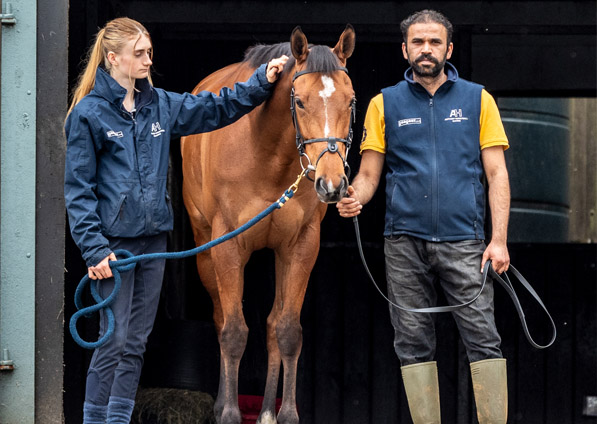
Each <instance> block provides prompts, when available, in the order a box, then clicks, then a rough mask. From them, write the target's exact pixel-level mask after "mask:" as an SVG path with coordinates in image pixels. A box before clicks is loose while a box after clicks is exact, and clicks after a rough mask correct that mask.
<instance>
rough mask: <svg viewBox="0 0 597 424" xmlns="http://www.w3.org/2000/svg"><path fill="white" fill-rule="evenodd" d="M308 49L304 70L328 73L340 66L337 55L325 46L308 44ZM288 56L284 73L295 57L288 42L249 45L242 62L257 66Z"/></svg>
mask: <svg viewBox="0 0 597 424" xmlns="http://www.w3.org/2000/svg"><path fill="white" fill-rule="evenodd" d="M309 48H310V51H309V56H307V64H306V68H305V70H306V71H313V72H322V73H330V72H333V71H337V70H338V69H341V68H342V64H341V63H340V61H339V60H338V57H337V56H336V55H335V54H334V53H333V52H332V50H331V49H330V48H329V47H327V46H312V45H309ZM284 54H285V55H286V56H288V57H289V59H288V62H287V63H286V66H284V73H286V72H288V71H289V70H290V69H293V68H294V62H295V59H294V57H293V56H292V51H291V50H290V43H288V42H287V43H278V44H257V45H255V46H252V47H249V48H248V49H247V51H246V52H245V58H244V59H243V62H245V63H248V64H249V66H251V67H252V68H257V67H259V66H260V65H261V64H262V63H267V62H269V61H270V60H271V59H274V58H276V57H280V56H282V55H284Z"/></svg>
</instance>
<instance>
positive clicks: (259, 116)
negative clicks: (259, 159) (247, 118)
mask: <svg viewBox="0 0 597 424" xmlns="http://www.w3.org/2000/svg"><path fill="white" fill-rule="evenodd" d="M291 87H292V84H291V77H290V76H288V75H284V76H283V77H282V78H281V79H280V81H278V82H277V83H276V87H275V89H274V92H273V94H272V96H271V97H270V98H269V99H268V100H267V102H265V103H264V104H263V105H262V107H260V108H258V109H257V111H256V112H257V113H255V115H254V120H255V122H254V124H255V128H257V133H256V135H257V140H256V142H257V143H258V145H259V149H260V150H261V151H262V152H270V154H272V155H276V156H277V157H279V158H280V159H281V160H283V159H285V158H288V159H289V160H296V161H298V153H297V151H296V144H295V136H296V132H295V130H294V125H293V123H292V115H291V113H290V90H291Z"/></svg>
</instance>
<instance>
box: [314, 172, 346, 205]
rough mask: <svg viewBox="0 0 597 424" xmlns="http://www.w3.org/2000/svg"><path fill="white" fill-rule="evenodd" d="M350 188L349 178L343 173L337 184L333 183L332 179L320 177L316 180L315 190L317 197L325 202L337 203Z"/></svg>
mask: <svg viewBox="0 0 597 424" xmlns="http://www.w3.org/2000/svg"><path fill="white" fill-rule="evenodd" d="M347 190H348V178H346V175H342V177H341V178H340V182H339V183H338V184H337V185H334V184H333V183H332V180H331V179H329V178H325V177H319V178H317V180H315V191H316V192H317V197H318V198H319V200H321V201H322V202H324V203H336V202H338V201H340V199H342V198H343V197H344V196H345V195H346V191H347Z"/></svg>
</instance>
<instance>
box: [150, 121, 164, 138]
mask: <svg viewBox="0 0 597 424" xmlns="http://www.w3.org/2000/svg"><path fill="white" fill-rule="evenodd" d="M164 131H165V130H163V129H162V127H161V126H160V123H159V122H156V123H155V124H151V135H153V136H154V137H157V136H159V135H160V134H162V133H163V132H164Z"/></svg>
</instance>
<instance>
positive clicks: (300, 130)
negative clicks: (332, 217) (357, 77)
mask: <svg viewBox="0 0 597 424" xmlns="http://www.w3.org/2000/svg"><path fill="white" fill-rule="evenodd" d="M354 43H355V33H354V29H353V27H352V26H351V25H347V27H346V29H345V30H344V32H343V33H342V35H341V36H340V40H339V41H338V44H336V46H335V47H334V48H333V49H331V48H329V47H327V46H312V47H309V44H308V42H307V37H306V36H305V34H304V33H303V31H301V29H300V27H296V28H295V29H294V31H293V32H292V35H291V37H290V47H291V50H292V55H293V56H294V57H295V59H296V64H295V70H294V71H295V74H294V78H293V88H292V96H291V97H292V98H291V109H292V113H293V119H294V125H295V128H296V134H297V140H296V141H297V147H298V149H299V153H300V154H301V165H303V167H304V168H305V169H306V170H307V176H308V177H309V178H311V176H310V174H311V172H314V173H315V176H314V177H312V178H313V180H314V182H315V191H316V192H317V196H318V197H319V200H321V201H322V202H325V203H335V202H337V201H339V200H340V199H341V198H342V197H344V195H345V194H346V190H347V189H348V176H347V175H346V173H347V170H349V167H348V163H347V154H348V149H349V148H350V143H351V142H352V122H353V120H354V106H355V96H354V90H353V88H352V83H351V81H350V78H349V77H348V71H347V70H346V67H345V66H346V59H348V58H349V57H350V56H351V55H352V52H353V50H354Z"/></svg>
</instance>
